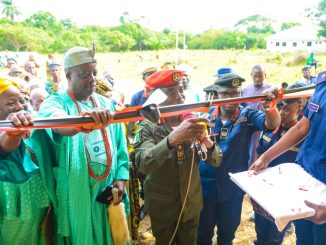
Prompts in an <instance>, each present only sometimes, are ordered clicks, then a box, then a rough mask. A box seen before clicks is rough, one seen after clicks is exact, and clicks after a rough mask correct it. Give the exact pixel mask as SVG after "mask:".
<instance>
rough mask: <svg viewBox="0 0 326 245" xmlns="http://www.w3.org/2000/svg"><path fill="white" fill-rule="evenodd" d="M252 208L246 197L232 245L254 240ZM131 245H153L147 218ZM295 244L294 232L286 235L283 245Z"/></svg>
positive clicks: (153, 239) (246, 243) (244, 243)
mask: <svg viewBox="0 0 326 245" xmlns="http://www.w3.org/2000/svg"><path fill="white" fill-rule="evenodd" d="M252 213H253V211H252V206H251V203H250V201H249V198H248V197H247V196H246V197H245V199H244V201H243V206H242V216H241V224H240V227H239V228H238V230H237V232H236V238H235V239H234V241H233V244H234V245H249V244H250V245H252V244H253V241H254V240H255V238H256V233H255V225H254V223H253V222H251V221H249V218H250V216H251V215H252ZM132 244H133V245H154V244H155V238H154V237H153V236H152V235H151V223H150V220H149V217H148V216H146V217H145V218H144V219H143V220H142V221H141V223H140V229H139V240H138V241H133V242H132ZM216 244H217V243H216V236H214V238H213V245H216ZM294 244H295V234H294V231H293V232H291V233H290V234H287V235H286V237H285V239H284V241H283V245H294Z"/></svg>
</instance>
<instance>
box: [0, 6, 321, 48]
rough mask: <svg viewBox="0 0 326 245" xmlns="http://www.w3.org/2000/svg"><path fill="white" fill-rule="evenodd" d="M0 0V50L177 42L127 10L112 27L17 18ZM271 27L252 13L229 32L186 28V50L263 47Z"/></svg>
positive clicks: (42, 16) (42, 15)
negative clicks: (193, 30)
mask: <svg viewBox="0 0 326 245" xmlns="http://www.w3.org/2000/svg"><path fill="white" fill-rule="evenodd" d="M1 1H2V5H3V6H4V7H3V11H2V14H3V15H5V16H6V17H4V18H2V19H0V50H9V51H36V52H39V53H62V52H64V51H65V50H67V49H68V48H70V47H72V46H76V45H80V46H89V45H90V43H91V42H92V41H95V42H96V45H97V50H98V51H99V52H124V51H131V50H156V51H158V50H160V49H171V48H174V47H175V45H176V33H175V32H173V31H171V30H170V29H168V28H165V29H164V30H163V31H160V32H159V31H153V30H151V29H149V28H147V27H145V26H144V25H142V24H141V21H140V20H136V19H130V16H129V13H128V12H125V13H123V15H122V16H121V17H120V25H119V26H115V27H100V26H86V27H78V26H76V24H74V23H73V22H72V21H71V19H69V18H67V19H62V20H57V19H56V18H55V17H54V16H53V15H52V14H51V13H49V12H43V11H39V12H37V13H35V14H33V15H32V16H30V17H29V18H27V19H25V20H24V21H22V22H16V21H14V18H15V15H19V14H20V11H19V10H18V9H17V7H16V6H15V5H14V3H13V1H12V0H1ZM324 3H326V0H321V4H320V6H321V8H322V11H325V4H324ZM5 4H7V5H5ZM6 7H7V8H6ZM310 11H311V10H310ZM318 13H319V15H318V17H320V16H322V14H321V13H322V12H320V11H319V12H318ZM322 23H324V22H322ZM295 25H300V24H299V23H283V24H282V26H281V29H282V30H284V29H287V28H291V27H293V26H295ZM273 26H275V23H274V21H273V20H272V19H269V18H267V17H264V16H261V15H253V16H250V17H248V18H245V19H242V20H239V21H238V23H237V24H236V25H235V26H234V29H233V30H232V31H231V30H226V29H221V30H215V29H209V30H206V31H204V32H202V33H200V34H192V33H185V38H186V44H187V48H188V49H259V48H265V46H266V42H265V37H266V36H268V35H271V34H273V33H275V30H274V28H273ZM325 28H326V27H325ZM324 34H325V35H326V33H324ZM179 35H180V36H179V38H178V40H179V47H180V48H183V36H184V33H183V32H182V33H179Z"/></svg>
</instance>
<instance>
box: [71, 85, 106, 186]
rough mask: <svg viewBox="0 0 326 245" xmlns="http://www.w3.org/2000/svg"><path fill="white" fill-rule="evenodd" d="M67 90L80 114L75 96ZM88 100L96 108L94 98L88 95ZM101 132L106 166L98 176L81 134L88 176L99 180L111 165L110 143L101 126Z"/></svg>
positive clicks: (104, 175)
mask: <svg viewBox="0 0 326 245" xmlns="http://www.w3.org/2000/svg"><path fill="white" fill-rule="evenodd" d="M67 92H68V95H69V97H70V98H71V99H72V101H73V102H74V104H75V106H76V107H77V110H78V113H79V114H81V110H80V107H79V105H78V103H77V100H76V98H75V96H74V95H73V93H72V91H71V89H70V88H68V89H67ZM90 100H91V101H92V103H93V105H94V107H95V108H97V103H96V101H95V100H94V98H93V97H92V96H91V97H90ZM101 133H102V137H103V141H104V145H105V152H106V156H107V167H106V169H105V171H104V173H103V174H102V175H100V176H98V175H96V174H95V172H94V170H93V169H92V167H91V160H90V157H89V153H88V150H87V147H86V140H85V135H84V134H83V140H84V147H85V152H86V160H87V167H88V173H89V174H90V176H92V177H93V178H94V179H95V180H97V181H101V180H103V179H105V178H106V177H108V175H109V173H110V170H111V165H112V157H111V150H110V144H109V139H108V135H107V132H106V129H105V128H101Z"/></svg>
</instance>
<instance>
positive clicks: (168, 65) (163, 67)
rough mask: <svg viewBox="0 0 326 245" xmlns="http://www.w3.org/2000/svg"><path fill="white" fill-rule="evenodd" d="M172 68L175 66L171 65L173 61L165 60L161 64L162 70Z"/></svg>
mask: <svg viewBox="0 0 326 245" xmlns="http://www.w3.org/2000/svg"><path fill="white" fill-rule="evenodd" d="M174 68H175V66H174V65H173V63H172V62H171V61H167V62H165V63H164V64H163V65H162V66H161V69H162V70H171V69H174Z"/></svg>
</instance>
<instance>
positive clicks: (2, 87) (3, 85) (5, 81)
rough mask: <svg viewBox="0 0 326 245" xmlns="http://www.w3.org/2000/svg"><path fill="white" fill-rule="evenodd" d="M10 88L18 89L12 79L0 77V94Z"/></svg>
mask: <svg viewBox="0 0 326 245" xmlns="http://www.w3.org/2000/svg"><path fill="white" fill-rule="evenodd" d="M10 86H15V87H16V88H17V89H19V85H18V83H16V82H15V81H13V80H12V79H10V78H6V77H0V94H2V93H4V92H5V91H7V90H8V89H9V88H10Z"/></svg>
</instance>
